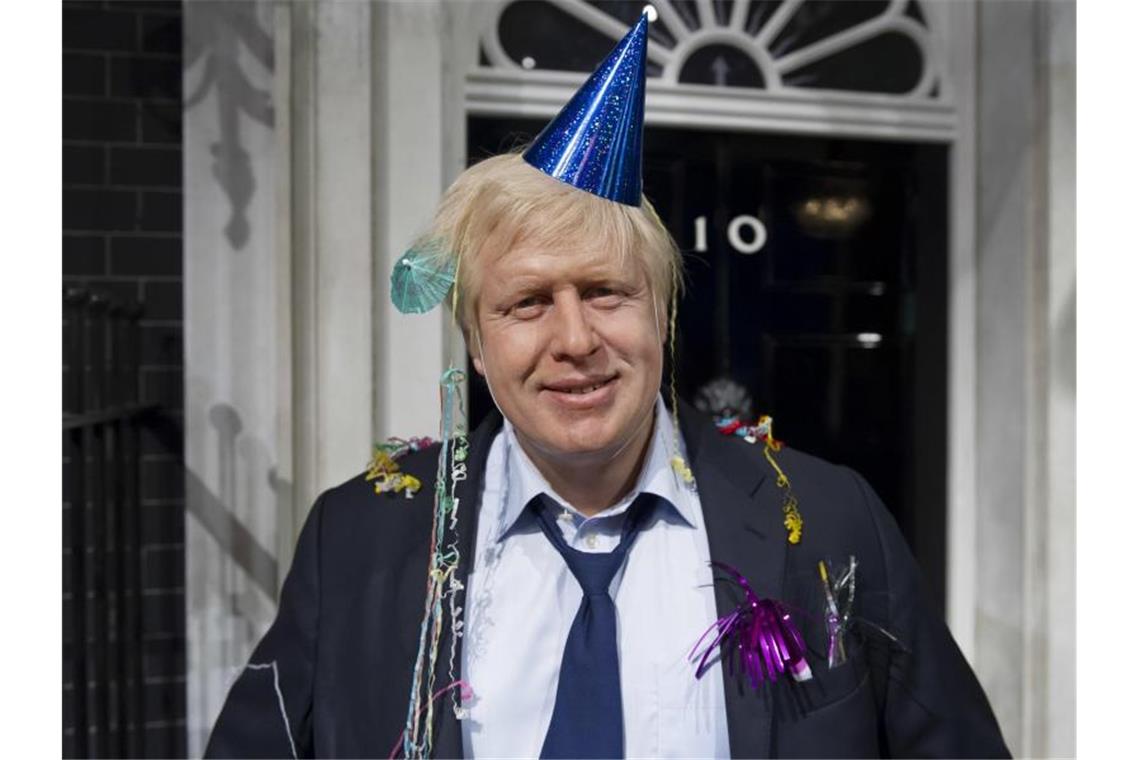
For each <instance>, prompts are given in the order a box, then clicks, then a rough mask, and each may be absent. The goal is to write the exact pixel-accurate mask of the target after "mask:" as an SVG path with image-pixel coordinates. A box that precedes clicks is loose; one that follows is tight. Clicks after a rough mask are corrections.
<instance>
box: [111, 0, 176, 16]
mask: <svg viewBox="0 0 1140 760" xmlns="http://www.w3.org/2000/svg"><path fill="white" fill-rule="evenodd" d="M109 5H110V7H111V8H115V9H120V8H122V9H126V10H132V11H148V12H154V13H179V14H180V13H181V10H182V8H181V6H182V2H181V0H111V2H110V3H109Z"/></svg>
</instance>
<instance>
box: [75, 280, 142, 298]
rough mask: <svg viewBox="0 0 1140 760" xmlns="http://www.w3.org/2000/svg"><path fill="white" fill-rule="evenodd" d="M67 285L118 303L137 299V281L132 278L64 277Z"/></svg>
mask: <svg viewBox="0 0 1140 760" xmlns="http://www.w3.org/2000/svg"><path fill="white" fill-rule="evenodd" d="M64 283H65V284H66V285H68V286H72V287H78V288H83V289H84V290H88V291H90V292H92V293H98V294H99V295H102V296H105V297H107V299H109V300H110V301H112V302H114V303H120V304H129V303H134V302H136V301H138V300H139V283H138V280H133V279H114V278H110V277H100V278H98V279H72V278H66V279H64Z"/></svg>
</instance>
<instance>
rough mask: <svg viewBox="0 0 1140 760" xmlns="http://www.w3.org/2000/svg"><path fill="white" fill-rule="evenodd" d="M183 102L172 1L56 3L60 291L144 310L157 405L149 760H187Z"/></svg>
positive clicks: (178, 23)
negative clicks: (72, 289) (183, 759)
mask: <svg viewBox="0 0 1140 760" xmlns="http://www.w3.org/2000/svg"><path fill="white" fill-rule="evenodd" d="M181 98H182V6H181V3H180V2H176V1H175V2H125V1H120V2H94V1H93V0H92V1H90V2H70V1H65V2H64V3H63V275H64V285H65V286H69V285H81V286H84V287H87V288H88V289H91V290H99V291H102V292H104V293H106V294H107V295H109V296H110V297H112V298H114V299H116V300H119V301H137V302H139V303H141V304H143V307H144V313H143V317H142V323H141V329H142V335H141V361H142V370H141V377H140V382H141V389H142V394H143V400H144V401H152V402H155V403H159V404H161V405H162V407H163V409H162V413H161V414H160V415H159V417H158V419H157V421H156V422H155V423H153V424H151V425H149V426H148V428H147V429H146V430H145V431H144V433H143V438H142V453H143V463H142V485H141V493H140V495H141V498H142V504H143V516H142V531H143V543H144V545H143V549H142V552H143V553H142V560H143V567H144V577H143V586H144V600H143V625H144V635H145V666H144V679H145V684H146V686H145V689H146V710H147V714H146V718H145V742H144V747H145V752H146V755H147V756H150V757H179V756H184V755H185V752H186V739H185V722H186V721H185V718H186V680H185V643H186V631H185V612H184V604H185V602H184V592H183V589H184V575H185V570H184V567H185V563H184V549H183V532H184V531H183V519H184V511H185V493H184V484H183V468H182V387H183V367H182V353H183V349H182V313H183V311H182V144H181V141H182V133H181V132H182V131H181V118H182V116H181ZM65 577H66V576H65ZM66 672H67V670H66V668H65V673H66ZM64 697H65V698H64V704H65V705H67V703H68V700H69V698H70V697H69V694H68V687H67V685H66V684H65V695H64ZM67 723H68V712H67V711H66V710H65V715H64V753H65V755H70V754H72V753H71V752H70V751H69V746H70V743H69V738H68V737H69V735H70V734H69V733H68V729H69V728H70V727H69V726H68V725H67Z"/></svg>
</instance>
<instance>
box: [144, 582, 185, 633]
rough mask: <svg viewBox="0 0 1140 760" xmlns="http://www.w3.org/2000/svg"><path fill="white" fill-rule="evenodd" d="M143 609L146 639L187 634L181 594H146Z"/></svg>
mask: <svg viewBox="0 0 1140 760" xmlns="http://www.w3.org/2000/svg"><path fill="white" fill-rule="evenodd" d="M142 607H143V610H142V619H143V626H142V628H143V636H144V637H145V636H171V635H177V634H185V626H186V610H185V607H184V597H183V595H182V593H181V592H177V593H166V594H144V595H143V601H142Z"/></svg>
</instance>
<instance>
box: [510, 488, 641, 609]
mask: <svg viewBox="0 0 1140 760" xmlns="http://www.w3.org/2000/svg"><path fill="white" fill-rule="evenodd" d="M547 498H548V497H545V496H544V495H539V496H536V497H535V498H534V500H533V501H532V502H531V503H532V506H533V507H534V509H535V511H536V512H537V514H538V520H539V526H540V527H541V528H542V532H543V533H544V534H546V538H547V539H548V540H549V541H550V543H551V544H553V546H554V548H555V549H557V550H558V553H559V554H561V555H562V559H563V560H565V562H566V567H567V568H569V570H570V572H571V573H572V574H573V575H574V578H575V579H576V580H577V581H578V585H580V586H581V587H582V593H583V594H584V595H585V596H587V597H592V596H605V597H607V598H608V597H609V589H610V584H611V583H612V582H613V579H614V576H615V575H617V571H618V569H620V568H621V566H622V563H623V562H624V561H625V556H626V554H628V553H629V547H630V546H631V545H632V544H633V540H634V538H635V537H636V535H637V532H638V531H639V530H641V527H642V526H643V525H644V523H645V519H644V518H645V516H646V514H647V513H648V511H649V508H650V506H651V504H652V503H653V498H654V497H653V495H652V494H648V493H641V494H638V496H637V498H636V499H634V501H633V504H631V505H630V506H629V509H628V510H627V511H626V521H625V529H624V530H623V532H622V537H621V542H620V543H619V544H618V545H617V548H616V549H614V550H613V551H612V552H601V553H595V552H583V551H578V550H577V549H574V548H572V547H570V546H569V545H568V544H567V543H566V539H565V538H564V537H563V536H562V531H561V529H559V527H558V526H557V525H555V522H554V518H553V517H552V516H551V514H550V510H549V509H546V508H545V506H546V504H547V503H548V502H546V501H545V499H547Z"/></svg>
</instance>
